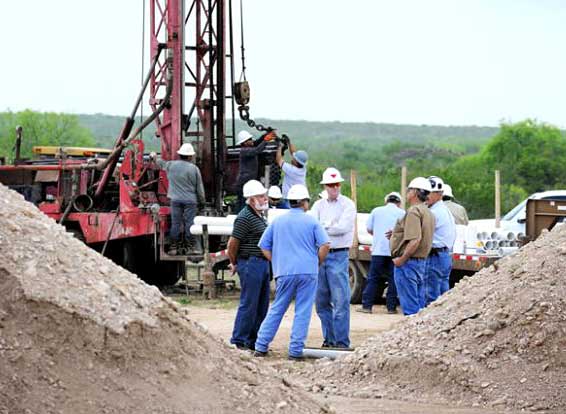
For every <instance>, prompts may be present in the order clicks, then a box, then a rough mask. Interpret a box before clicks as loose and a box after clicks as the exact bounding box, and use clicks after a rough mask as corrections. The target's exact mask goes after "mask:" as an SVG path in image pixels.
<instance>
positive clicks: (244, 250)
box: [232, 204, 267, 258]
mask: <svg viewBox="0 0 566 414" xmlns="http://www.w3.org/2000/svg"><path fill="white" fill-rule="evenodd" d="M266 228H267V223H266V222H265V220H264V219H263V217H260V216H259V215H258V214H256V212H255V211H254V210H253V209H252V208H251V207H250V206H249V205H247V204H246V206H245V207H244V208H243V209H242V211H240V213H239V214H238V217H236V220H235V221H234V227H233V229H232V237H234V238H235V239H238V240H239V241H240V248H239V249H238V254H237V256H238V258H246V257H249V256H257V257H263V253H262V252H261V249H260V248H259V247H258V243H259V239H261V236H262V235H263V232H264V231H265V229H266Z"/></svg>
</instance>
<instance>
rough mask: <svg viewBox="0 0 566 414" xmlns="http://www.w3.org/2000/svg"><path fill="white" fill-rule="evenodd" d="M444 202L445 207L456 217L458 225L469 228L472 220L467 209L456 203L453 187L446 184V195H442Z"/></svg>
mask: <svg viewBox="0 0 566 414" xmlns="http://www.w3.org/2000/svg"><path fill="white" fill-rule="evenodd" d="M442 201H444V205H445V206H446V207H447V208H448V210H450V212H451V213H452V216H453V217H454V221H455V222H456V224H457V225H458V224H460V225H463V226H467V225H468V223H469V222H470V220H469V219H468V212H467V211H466V208H465V207H464V206H462V205H461V204H458V203H457V202H456V201H454V194H453V193H452V187H450V186H449V185H448V184H446V183H444V193H443V194H442Z"/></svg>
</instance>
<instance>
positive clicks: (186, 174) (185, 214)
mask: <svg viewBox="0 0 566 414" xmlns="http://www.w3.org/2000/svg"><path fill="white" fill-rule="evenodd" d="M177 154H178V155H179V159H178V160H170V161H165V160H162V159H157V154H156V153H155V152H152V153H150V154H149V156H150V159H152V160H156V163H157V165H158V166H159V168H162V169H164V170H165V172H166V173H167V181H168V182H169V187H168V188H167V197H168V198H169V199H170V200H171V230H170V232H169V237H170V239H171V242H172V243H171V245H170V247H169V249H168V253H169V254H186V253H187V252H188V250H192V251H193V252H195V253H200V249H201V247H200V243H199V241H200V240H199V239H196V238H195V237H193V236H192V235H191V232H190V228H191V226H192V225H193V222H194V219H195V216H196V214H197V210H198V207H199V205H204V203H205V196H204V185H203V183H202V177H201V173H200V169H199V168H198V167H197V166H196V165H195V164H194V163H193V157H194V155H195V150H194V148H193V146H192V145H191V144H190V143H188V142H187V143H185V144H183V145H181V148H179V150H178V151H177ZM181 230H183V233H184V241H181Z"/></svg>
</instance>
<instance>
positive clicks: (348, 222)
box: [309, 194, 356, 249]
mask: <svg viewBox="0 0 566 414" xmlns="http://www.w3.org/2000/svg"><path fill="white" fill-rule="evenodd" d="M309 214H312V215H313V216H314V217H315V218H316V219H317V220H318V221H319V222H320V224H322V227H324V229H325V230H326V232H327V233H328V236H329V237H330V248H331V249H341V248H344V247H347V248H350V247H351V246H352V242H353V241H354V223H355V222H356V205H355V204H354V202H353V201H352V200H350V199H349V198H348V197H346V196H343V195H342V194H340V195H338V198H337V199H336V200H334V201H331V200H328V199H321V200H318V201H317V202H316V203H314V205H313V206H312V209H311V210H310V211H309Z"/></svg>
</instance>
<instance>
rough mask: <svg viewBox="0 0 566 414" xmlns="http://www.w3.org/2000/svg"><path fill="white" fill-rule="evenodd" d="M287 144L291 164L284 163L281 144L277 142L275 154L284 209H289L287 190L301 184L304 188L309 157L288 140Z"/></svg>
mask: <svg viewBox="0 0 566 414" xmlns="http://www.w3.org/2000/svg"><path fill="white" fill-rule="evenodd" d="M287 142H288V144H289V152H290V153H291V162H290V163H288V162H285V159H284V158H283V143H282V142H279V146H278V147H277V152H276V153H275V162H276V163H277V165H279V167H280V168H281V170H282V171H283V173H284V174H285V175H284V176H283V199H284V201H283V206H284V208H289V203H288V202H287V193H288V192H289V189H290V188H291V187H292V186H293V185H295V184H301V185H304V186H306V185H307V184H306V181H307V162H308V160H309V155H308V154H307V152H306V151H302V150H299V151H297V148H296V147H295V145H293V143H292V142H291V140H290V139H289V138H287Z"/></svg>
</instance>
